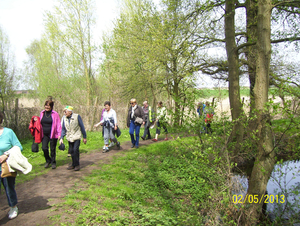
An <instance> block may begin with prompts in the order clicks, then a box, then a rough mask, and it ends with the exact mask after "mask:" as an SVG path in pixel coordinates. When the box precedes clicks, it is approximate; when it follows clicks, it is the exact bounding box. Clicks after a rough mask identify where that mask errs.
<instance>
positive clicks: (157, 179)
mask: <svg viewBox="0 0 300 226" xmlns="http://www.w3.org/2000/svg"><path fill="white" fill-rule="evenodd" d="M195 139H196V138H195V137H189V138H184V139H183V140H181V141H180V142H178V141H168V142H161V143H154V144H152V145H151V146H147V147H141V148H139V149H134V150H130V151H125V155H124V152H123V153H122V154H123V155H120V154H119V155H117V156H116V157H115V158H114V160H113V161H112V163H110V164H106V165H102V164H100V165H99V170H95V171H93V173H92V174H91V175H89V176H87V177H85V178H84V179H83V180H82V182H81V183H77V184H76V185H75V186H74V188H73V189H72V190H70V192H69V193H68V194H67V195H66V197H65V201H64V203H63V204H60V206H61V210H64V217H66V219H75V220H74V221H72V222H68V220H66V222H62V221H54V223H55V224H57V223H59V224H60V225H202V223H203V222H204V216H203V212H201V210H203V209H205V208H206V206H207V205H209V199H208V196H210V195H211V193H212V191H213V185H212V183H210V181H214V183H215V182H220V183H221V182H222V181H223V178H221V177H220V176H219V174H216V173H215V172H216V167H214V166H213V164H211V162H210V161H208V160H207V159H205V158H203V159H197V158H196V157H195V155H194V154H192V152H191V151H190V150H189V149H188V148H181V145H179V144H182V143H181V142H185V143H186V144H188V145H189V144H193V143H194V142H195ZM60 214H62V213H61V212H60Z"/></svg>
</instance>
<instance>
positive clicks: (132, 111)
mask: <svg viewBox="0 0 300 226" xmlns="http://www.w3.org/2000/svg"><path fill="white" fill-rule="evenodd" d="M136 108H137V104H136V105H135V106H134V107H132V108H131V118H133V116H134V110H135V109H136Z"/></svg>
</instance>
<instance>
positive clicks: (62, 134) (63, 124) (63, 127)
mask: <svg viewBox="0 0 300 226" xmlns="http://www.w3.org/2000/svg"><path fill="white" fill-rule="evenodd" d="M65 136H66V126H65V120H63V122H62V127H61V135H60V139H61V140H63V139H64V137H65Z"/></svg>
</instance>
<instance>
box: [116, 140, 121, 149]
mask: <svg viewBox="0 0 300 226" xmlns="http://www.w3.org/2000/svg"><path fill="white" fill-rule="evenodd" d="M120 145H121V143H120V142H119V141H118V142H117V148H119V149H120Z"/></svg>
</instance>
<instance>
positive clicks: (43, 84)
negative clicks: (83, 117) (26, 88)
mask: <svg viewBox="0 0 300 226" xmlns="http://www.w3.org/2000/svg"><path fill="white" fill-rule="evenodd" d="M93 5H94V2H93V1H92V0H80V1H75V0H71V1H69V0H59V1H58V2H57V5H55V6H54V8H53V11H52V12H46V13H45V33H44V34H43V36H42V38H41V39H40V40H35V41H33V42H32V43H31V45H30V46H29V47H28V48H27V53H28V56H29V61H28V62H27V73H28V74H29V75H30V86H31V87H33V88H34V89H35V90H36V93H35V95H36V96H38V97H39V98H41V99H42V100H45V99H46V98H47V96H53V97H54V98H56V99H57V100H60V101H61V102H62V103H64V104H69V103H70V102H72V103H76V104H83V103H85V105H88V106H89V105H92V104H94V101H95V100H96V101H97V98H99V96H102V91H101V90H100V88H103V87H105V86H104V84H103V81H102V82H101V83H100V82H99V80H100V77H99V76H98V75H97V74H96V72H97V70H98V66H99V64H98V63H97V62H98V59H97V60H96V55H97V54H98V55H99V52H98V48H97V46H96V45H95V44H94V39H93V28H94V27H95V16H94V7H93ZM83 91H84V92H83ZM96 103H97V102H96Z"/></svg>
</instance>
